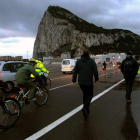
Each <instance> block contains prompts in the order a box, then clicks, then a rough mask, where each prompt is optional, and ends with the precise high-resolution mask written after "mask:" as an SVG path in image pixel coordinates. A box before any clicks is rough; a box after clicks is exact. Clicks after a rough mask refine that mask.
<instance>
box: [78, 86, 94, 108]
mask: <svg viewBox="0 0 140 140" xmlns="http://www.w3.org/2000/svg"><path fill="white" fill-rule="evenodd" d="M80 88H81V90H82V91H83V105H84V108H86V109H87V110H89V106H90V102H91V100H92V97H93V85H80Z"/></svg>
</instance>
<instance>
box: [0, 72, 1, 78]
mask: <svg viewBox="0 0 140 140" xmlns="http://www.w3.org/2000/svg"><path fill="white" fill-rule="evenodd" d="M0 80H1V72H0Z"/></svg>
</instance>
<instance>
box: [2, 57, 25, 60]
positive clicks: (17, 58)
mask: <svg viewBox="0 0 140 140" xmlns="http://www.w3.org/2000/svg"><path fill="white" fill-rule="evenodd" d="M22 60H23V56H15V57H13V56H0V61H22Z"/></svg>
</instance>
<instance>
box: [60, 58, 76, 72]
mask: <svg viewBox="0 0 140 140" xmlns="http://www.w3.org/2000/svg"><path fill="white" fill-rule="evenodd" d="M76 61H77V60H76V59H63V60H62V62H61V71H62V72H63V74H65V73H66V72H71V73H72V71H73V69H74V67H75V64H76Z"/></svg>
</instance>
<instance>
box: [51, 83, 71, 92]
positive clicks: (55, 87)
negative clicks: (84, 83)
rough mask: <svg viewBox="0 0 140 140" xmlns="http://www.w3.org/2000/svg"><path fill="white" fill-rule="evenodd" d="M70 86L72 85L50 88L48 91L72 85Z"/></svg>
mask: <svg viewBox="0 0 140 140" xmlns="http://www.w3.org/2000/svg"><path fill="white" fill-rule="evenodd" d="M72 84H73V83H70V84H67V85H63V86H59V87H55V88H51V89H49V90H54V89H58V88H61V87H66V86H69V85H72Z"/></svg>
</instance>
